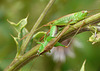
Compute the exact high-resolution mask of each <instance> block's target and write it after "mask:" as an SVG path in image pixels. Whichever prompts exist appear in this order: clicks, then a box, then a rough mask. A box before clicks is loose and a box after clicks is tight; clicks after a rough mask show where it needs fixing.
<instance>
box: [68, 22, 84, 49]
mask: <svg viewBox="0 0 100 71" xmlns="http://www.w3.org/2000/svg"><path fill="white" fill-rule="evenodd" d="M84 24H85V22H84V21H83V24H82V25H81V26H80V27H79V29H78V30H77V31H76V33H75V34H74V36H73V37H72V39H71V40H70V42H69V43H68V45H67V47H69V46H70V44H71V43H72V41H73V39H74V37H75V36H76V35H77V33H78V32H79V31H80V29H81V28H82V26H83V25H84Z"/></svg>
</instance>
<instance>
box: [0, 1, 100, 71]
mask: <svg viewBox="0 0 100 71" xmlns="http://www.w3.org/2000/svg"><path fill="white" fill-rule="evenodd" d="M48 2H49V0H0V71H3V69H4V68H5V67H6V66H8V65H9V64H10V62H11V61H12V60H13V58H14V56H15V54H16V44H15V42H14V40H13V38H12V37H11V36H10V34H11V35H13V36H17V33H16V32H15V30H14V29H13V28H12V26H11V25H10V24H9V23H8V22H7V19H8V20H10V21H13V22H15V23H17V22H19V21H20V20H21V19H23V18H25V17H26V16H27V15H28V14H29V18H28V24H27V26H26V28H27V29H28V30H29V31H30V30H31V28H32V26H33V25H34V23H35V22H36V20H37V19H38V17H39V15H40V14H41V12H42V11H43V10H44V8H45V6H46V5H47V3H48ZM95 9H100V0H56V2H55V3H54V4H53V6H52V7H51V9H50V10H49V12H48V13H47V15H46V16H45V18H44V19H43V21H42V23H41V25H43V24H46V23H47V22H49V21H52V20H54V19H56V18H59V17H61V16H64V15H66V14H69V13H73V12H77V11H81V10H94V12H91V13H90V14H89V15H93V14H95V13H97V12H99V11H95ZM41 25H40V26H41ZM48 29H49V27H45V29H44V28H42V29H41V30H43V31H47V30H48ZM89 36H91V33H90V32H84V33H81V34H78V35H77V36H76V37H75V40H74V41H73V44H72V46H70V48H68V49H66V51H67V52H66V53H64V54H61V53H58V54H55V55H52V56H53V57H52V56H50V55H49V56H48V55H44V56H41V57H38V58H37V59H35V60H33V61H31V62H30V63H28V64H27V65H26V66H25V67H23V68H22V69H21V71H29V70H30V68H32V69H31V71H79V70H80V68H81V65H82V63H83V61H84V60H85V59H86V60H87V62H86V71H100V54H99V53H100V44H99V43H96V44H94V45H92V44H91V43H90V42H88V38H89ZM62 50H63V49H62ZM53 52H57V51H56V50H55V51H53ZM59 54H60V56H62V58H63V59H64V60H63V61H60V60H59V59H58V61H57V60H56V59H57V58H56V59H55V60H54V57H56V56H57V55H58V56H59ZM64 56H65V58H64ZM33 63H34V65H32V64H33Z"/></svg>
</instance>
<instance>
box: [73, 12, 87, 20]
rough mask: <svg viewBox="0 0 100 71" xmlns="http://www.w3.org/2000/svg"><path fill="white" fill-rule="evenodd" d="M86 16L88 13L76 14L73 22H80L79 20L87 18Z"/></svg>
mask: <svg viewBox="0 0 100 71" xmlns="http://www.w3.org/2000/svg"><path fill="white" fill-rule="evenodd" d="M87 14H88V11H80V12H77V13H75V14H74V16H75V20H78V21H80V20H82V19H84V18H85V17H86V16H87Z"/></svg>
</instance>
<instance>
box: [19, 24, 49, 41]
mask: <svg viewBox="0 0 100 71" xmlns="http://www.w3.org/2000/svg"><path fill="white" fill-rule="evenodd" d="M44 26H48V25H42V26H41V27H39V28H38V29H36V30H35V32H36V31H37V30H39V29H41V28H42V27H44ZM28 35H29V34H27V35H25V36H24V37H22V38H21V39H20V40H19V41H21V40H23V39H24V38H25V37H27V36H28Z"/></svg>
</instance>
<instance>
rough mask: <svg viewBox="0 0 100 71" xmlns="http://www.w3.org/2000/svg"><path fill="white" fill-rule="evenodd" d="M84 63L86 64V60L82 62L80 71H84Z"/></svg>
mask: <svg viewBox="0 0 100 71" xmlns="http://www.w3.org/2000/svg"><path fill="white" fill-rule="evenodd" d="M85 63H86V60H85V61H84V62H83V65H82V67H81V69H80V71H85Z"/></svg>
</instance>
